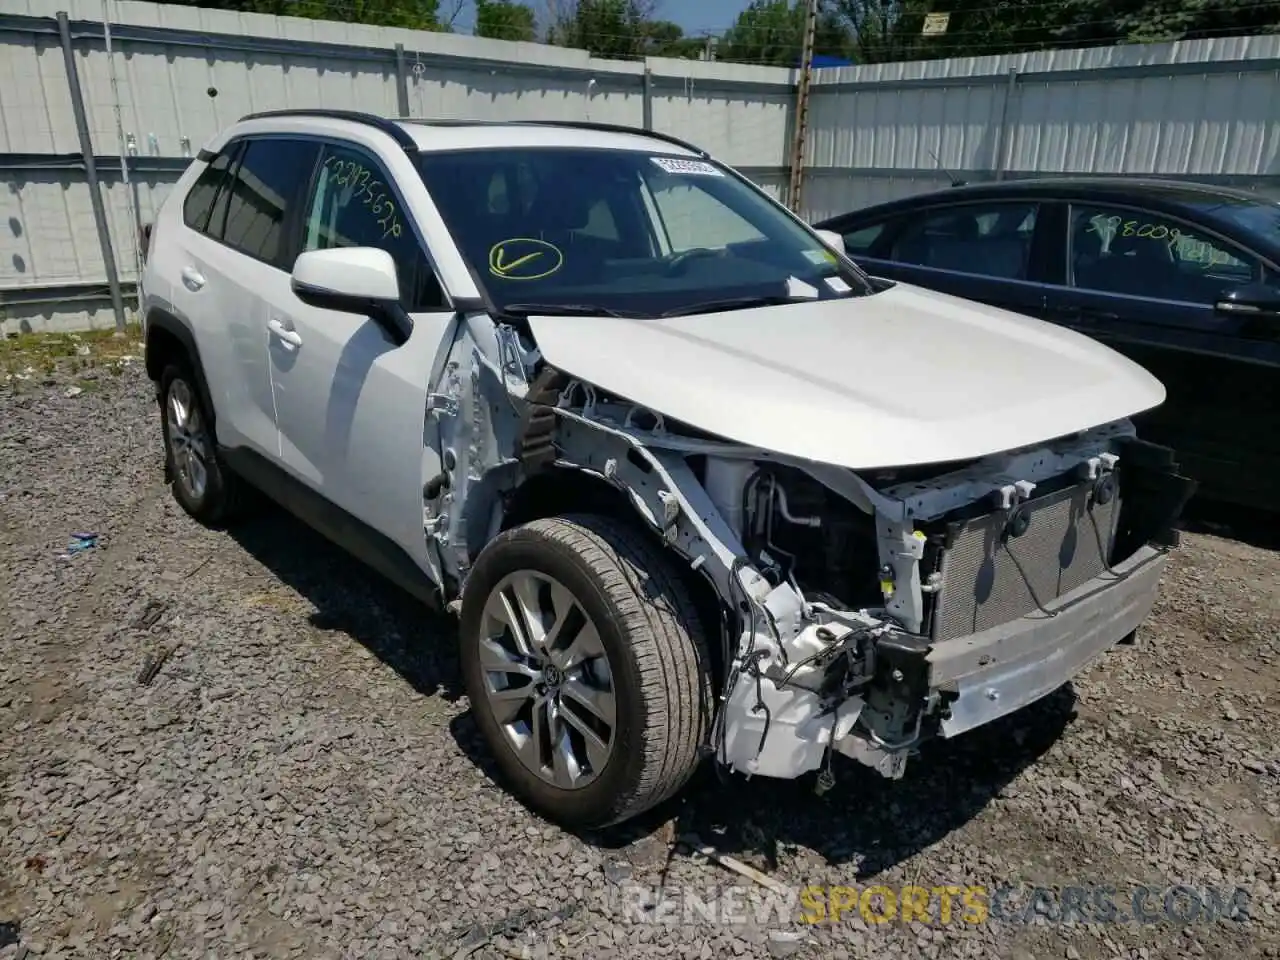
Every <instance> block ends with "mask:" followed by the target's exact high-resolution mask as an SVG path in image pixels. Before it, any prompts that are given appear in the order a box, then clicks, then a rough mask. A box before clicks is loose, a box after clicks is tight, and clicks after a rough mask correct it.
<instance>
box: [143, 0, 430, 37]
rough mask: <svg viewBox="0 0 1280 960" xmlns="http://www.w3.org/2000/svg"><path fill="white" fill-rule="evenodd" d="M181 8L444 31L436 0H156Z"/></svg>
mask: <svg viewBox="0 0 1280 960" xmlns="http://www.w3.org/2000/svg"><path fill="white" fill-rule="evenodd" d="M159 2H161V3H173V4H176V5H178V6H183V7H206V8H209V9H214V10H234V11H236V12H238V13H268V14H272V15H274V16H277V17H306V18H308V19H310V20H339V21H342V22H345V23H364V24H369V25H371V26H377V27H405V28H407V29H410V30H443V29H446V28H445V27H444V26H442V25H441V23H440V17H439V14H440V2H439V0H159Z"/></svg>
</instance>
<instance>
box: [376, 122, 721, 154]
mask: <svg viewBox="0 0 1280 960" xmlns="http://www.w3.org/2000/svg"><path fill="white" fill-rule="evenodd" d="M396 119H397V120H401V121H403V122H405V123H422V124H426V125H427V126H431V127H485V126H490V127H501V126H528V127H572V128H574V129H577V130H595V131H598V132H600V133H630V134H634V135H635V136H640V137H652V138H653V139H655V140H662V141H665V142H666V143H670V144H672V145H673V146H677V147H681V148H682V149H685V150H688V151H690V152H691V153H694V154H696V155H697V156H699V157H705V158H708V159H709V158H710V157H711V154H709V153H708V152H707V151H706V150H703V149H702V148H701V147H697V146H694V145H693V144H692V143H689V142H688V141H687V140H681V139H680V138H679V137H673V136H672V135H671V134H669V133H660V132H659V131H657V130H645V129H644V128H643V127H629V126H627V125H626V124H623V123H598V122H595V121H592V120H457V119H447V120H432V119H429V118H425V117H396Z"/></svg>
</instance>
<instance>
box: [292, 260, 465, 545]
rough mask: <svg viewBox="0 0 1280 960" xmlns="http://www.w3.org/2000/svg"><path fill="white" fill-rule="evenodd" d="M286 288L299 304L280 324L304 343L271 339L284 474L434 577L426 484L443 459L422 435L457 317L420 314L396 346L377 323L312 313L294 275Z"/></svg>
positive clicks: (331, 312)
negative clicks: (437, 368)
mask: <svg viewBox="0 0 1280 960" xmlns="http://www.w3.org/2000/svg"><path fill="white" fill-rule="evenodd" d="M280 283H281V284H282V287H283V289H284V291H285V293H286V294H287V295H288V296H289V297H290V298H292V300H293V304H292V306H291V308H290V309H289V313H288V315H287V317H286V315H285V314H284V312H283V310H281V309H279V308H275V309H273V316H275V317H277V318H279V319H281V321H282V322H283V323H284V325H285V327H286V328H287V329H291V330H293V331H294V332H296V334H297V335H298V337H299V338H300V339H301V344H300V345H298V346H293V345H291V344H289V343H287V342H285V341H284V340H282V339H280V338H279V337H276V336H273V337H272V338H271V348H270V355H271V379H272V383H273V387H274V391H275V403H276V422H277V424H279V429H280V444H281V451H282V452H281V458H282V462H283V465H284V467H285V468H286V469H287V470H288V471H289V472H290V473H292V474H293V475H294V476H295V477H297V479H299V480H301V481H302V482H303V483H305V484H306V485H307V486H309V487H311V488H312V489H314V490H316V491H318V492H320V493H322V494H323V495H324V496H325V498H326V499H328V500H330V501H332V502H333V503H334V504H335V505H337V506H338V507H341V508H342V509H343V510H345V511H346V512H347V513H349V514H351V515H352V516H353V517H356V518H357V519H358V520H360V521H362V522H364V523H366V524H368V525H369V526H370V527H372V528H373V529H374V530H377V531H378V532H379V533H381V534H382V535H384V536H386V537H388V538H390V539H391V540H392V541H394V542H395V543H396V544H397V545H398V546H399V547H401V549H403V550H404V551H405V552H406V553H407V554H409V556H410V557H412V558H413V560H414V561H415V562H416V563H417V564H418V565H419V566H420V567H422V568H423V569H424V570H431V569H432V567H433V564H432V562H431V560H430V558H429V556H428V552H427V538H426V537H425V536H424V535H423V531H422V485H423V482H424V479H428V478H429V477H431V476H434V475H435V474H437V473H439V471H440V455H439V451H438V450H437V449H436V446H435V444H434V443H424V442H423V430H424V424H425V420H426V416H427V413H426V410H427V393H428V388H429V383H428V378H429V372H430V371H431V370H432V369H433V365H434V364H435V362H436V358H437V355H438V354H439V353H440V351H441V350H442V349H444V348H445V346H446V343H445V335H446V333H447V332H448V330H449V329H450V327H451V325H452V323H453V315H452V314H449V313H420V314H415V315H414V316H413V333H412V334H411V335H410V337H409V340H408V342H406V343H404V344H402V345H400V346H398V347H397V346H396V345H395V344H393V343H392V342H391V341H390V339H389V338H388V336H387V334H386V333H385V332H384V331H383V330H382V328H381V327H379V326H378V324H377V323H375V322H374V321H373V320H370V319H367V318H363V317H357V316H355V315H354V314H350V313H340V312H338V311H335V310H318V309H316V308H314V307H309V306H306V305H305V304H302V303H300V302H299V301H298V300H297V298H296V297H294V296H293V294H292V292H290V291H289V276H288V275H287V274H281V276H280ZM287 302H288V301H285V300H283V298H281V300H280V303H281V304H283V303H287Z"/></svg>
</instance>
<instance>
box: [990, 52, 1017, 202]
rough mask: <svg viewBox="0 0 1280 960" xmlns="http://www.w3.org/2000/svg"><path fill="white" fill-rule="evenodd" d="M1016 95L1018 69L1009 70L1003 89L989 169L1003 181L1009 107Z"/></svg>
mask: <svg viewBox="0 0 1280 960" xmlns="http://www.w3.org/2000/svg"><path fill="white" fill-rule="evenodd" d="M1017 94H1018V68H1017V67H1010V68H1009V82H1008V84H1007V85H1006V86H1005V88H1004V101H1003V102H1002V103H1001V104H1000V127H999V129H998V130H997V131H996V143H995V147H994V151H995V156H994V157H992V163H991V169H992V170H993V171H995V175H996V179H997V180H1003V179H1004V171H1005V168H1006V167H1007V166H1008V161H1009V158H1008V156H1007V154H1008V153H1009V107H1010V106H1011V105H1012V103H1013V98H1014V97H1015V96H1017Z"/></svg>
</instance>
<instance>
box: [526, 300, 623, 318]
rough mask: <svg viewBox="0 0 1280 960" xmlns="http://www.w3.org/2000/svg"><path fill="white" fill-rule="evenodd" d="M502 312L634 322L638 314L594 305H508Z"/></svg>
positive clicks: (527, 315)
mask: <svg viewBox="0 0 1280 960" xmlns="http://www.w3.org/2000/svg"><path fill="white" fill-rule="evenodd" d="M502 312H503V313H505V314H508V315H510V316H513V317H529V316H533V315H534V314H541V315H542V316H544V317H620V318H622V319H624V320H634V319H636V318H637V317H639V316H640V314H638V313H623V312H622V311H620V310H610V309H609V308H608V307H601V306H599V305H597V304H594V303H508V304H507V305H506V306H505V307H503V308H502Z"/></svg>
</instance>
